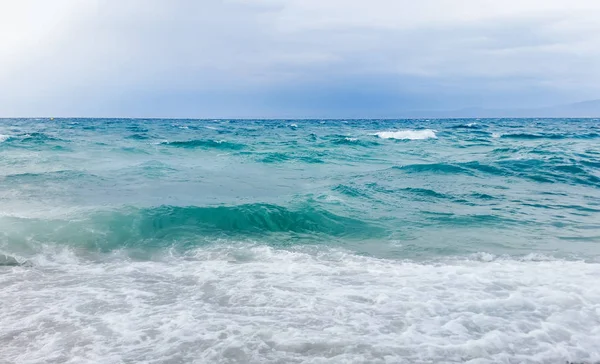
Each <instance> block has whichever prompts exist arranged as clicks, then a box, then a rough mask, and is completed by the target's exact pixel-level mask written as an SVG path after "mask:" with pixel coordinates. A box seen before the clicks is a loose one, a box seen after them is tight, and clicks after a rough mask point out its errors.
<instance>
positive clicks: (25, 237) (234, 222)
mask: <svg viewBox="0 0 600 364" xmlns="http://www.w3.org/2000/svg"><path fill="white" fill-rule="evenodd" d="M0 225H1V226H3V227H5V228H6V229H5V231H4V232H3V235H4V238H5V240H8V241H12V242H13V243H14V244H16V246H19V245H27V244H29V243H30V242H31V241H37V242H40V243H47V242H53V243H63V244H68V245H75V246H84V247H87V248H90V249H98V250H101V251H110V250H114V249H120V248H128V247H129V248H130V247H138V248H152V247H163V248H164V247H168V246H173V245H178V246H183V247H189V246H196V245H203V244H208V243H210V242H212V241H215V239H217V238H231V239H240V240H245V239H248V238H252V237H256V238H261V237H263V238H264V237H266V236H268V235H273V234H276V236H278V237H279V238H278V239H275V240H273V244H281V243H284V241H287V242H288V243H289V242H290V240H289V239H287V240H286V239H285V237H286V235H287V237H288V238H290V237H291V238H292V240H291V243H293V237H294V236H300V235H310V236H313V237H317V238H318V237H319V236H321V237H323V238H326V237H329V238H331V237H347V238H353V237H355V238H365V237H371V236H381V234H382V233H383V230H382V229H381V228H380V227H378V226H377V225H374V224H371V223H369V222H367V221H363V220H359V219H355V218H351V217H345V216H341V215H337V214H334V213H332V212H329V211H327V210H324V209H321V208H318V207H314V206H311V205H309V204H305V205H303V206H299V207H297V208H295V209H291V208H286V207H283V206H279V205H272V204H262V203H257V204H245V205H235V206H207V207H200V206H188V207H179V206H167V205H165V206H159V207H153V208H126V209H121V210H117V211H103V212H94V213H91V214H89V215H88V216H87V217H85V218H83V219H77V220H45V219H25V218H15V217H2V218H0ZM261 240H267V241H268V240H269V239H261Z"/></svg>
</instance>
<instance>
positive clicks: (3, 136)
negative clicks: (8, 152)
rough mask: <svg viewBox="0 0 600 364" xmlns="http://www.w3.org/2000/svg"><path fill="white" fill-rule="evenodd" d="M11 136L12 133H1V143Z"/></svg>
mask: <svg viewBox="0 0 600 364" xmlns="http://www.w3.org/2000/svg"><path fill="white" fill-rule="evenodd" d="M9 138H10V135H6V134H0V143H2V142H5V141H7V140H8V139H9Z"/></svg>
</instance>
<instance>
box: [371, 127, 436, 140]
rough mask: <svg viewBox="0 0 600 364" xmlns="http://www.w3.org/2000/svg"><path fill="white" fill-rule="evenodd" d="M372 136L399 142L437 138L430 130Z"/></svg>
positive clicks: (379, 133)
mask: <svg viewBox="0 0 600 364" xmlns="http://www.w3.org/2000/svg"><path fill="white" fill-rule="evenodd" d="M373 135H377V136H378V137H380V138H382V139H399V140H422V139H436V138H437V135H435V130H431V129H418V130H397V131H379V132H377V133H375V134H373Z"/></svg>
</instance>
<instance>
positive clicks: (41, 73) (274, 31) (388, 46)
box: [0, 0, 600, 117]
mask: <svg viewBox="0 0 600 364" xmlns="http://www.w3.org/2000/svg"><path fill="white" fill-rule="evenodd" d="M459 3H460V4H459ZM597 14H600V2H597V1H594V0H574V1H569V2H567V1H564V0H560V1H558V0H545V1H542V0H522V1H515V0H508V1H503V2H499V1H491V0H463V1H461V2H457V1H449V0H423V1H419V2H415V1H403V0H372V1H369V2H366V1H358V0H346V1H342V0H327V1H322V0H287V1H275V0H245V1H242V0H230V1H214V0H207V1H202V2H198V1H183V0H180V1H158V0H149V1H142V0H124V1H85V2H83V1H76V0H55V1H52V2H47V1H32V0H25V1H20V2H15V1H8V0H5V1H2V2H0V85H1V87H0V115H2V116H34V115H64V116H69V115H81V116H141V117H146V116H173V117H336V116H338V117H365V116H372V117H393V116H395V115H399V114H401V113H402V112H403V111H404V110H415V109H430V110H435V109H445V108H462V107H469V106H482V107H495V108H501V107H529V106H541V105H549V104H554V103H562V102H571V101H577V100H582V99H587V98H597V97H598V96H599V95H600V86H599V85H600V82H599V81H600V22H598V21H597V19H596V18H597V16H596V15H597Z"/></svg>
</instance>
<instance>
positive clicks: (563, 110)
mask: <svg viewBox="0 0 600 364" xmlns="http://www.w3.org/2000/svg"><path fill="white" fill-rule="evenodd" d="M405 117H419V118H422V117H428V118H499V117H508V118H512V117H514V118H517V117H521V118H524V117H525V118H600V99H599V100H589V101H582V102H576V103H573V104H565V105H557V106H551V107H543V108H531V109H484V108H477V107H473V108H465V109H460V110H446V111H412V112H407V113H406V115H405Z"/></svg>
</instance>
